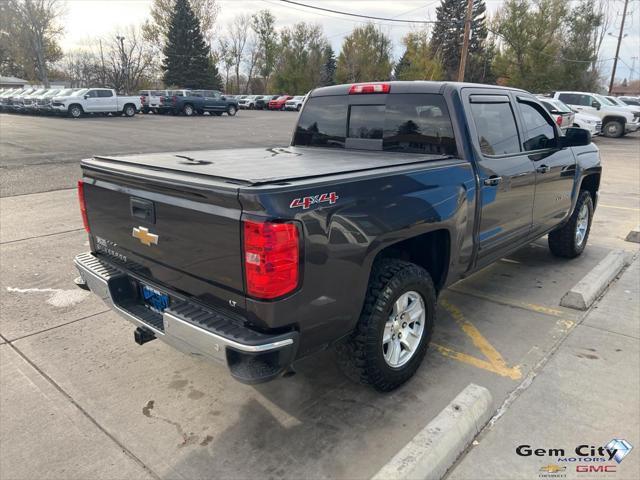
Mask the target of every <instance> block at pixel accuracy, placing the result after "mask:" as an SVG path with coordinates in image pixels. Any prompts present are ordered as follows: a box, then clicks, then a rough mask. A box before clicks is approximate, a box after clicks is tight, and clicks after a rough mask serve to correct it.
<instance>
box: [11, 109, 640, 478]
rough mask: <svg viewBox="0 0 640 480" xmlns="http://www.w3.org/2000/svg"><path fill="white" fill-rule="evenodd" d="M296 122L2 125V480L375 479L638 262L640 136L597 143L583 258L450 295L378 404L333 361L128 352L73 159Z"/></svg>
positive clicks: (515, 260)
mask: <svg viewBox="0 0 640 480" xmlns="http://www.w3.org/2000/svg"><path fill="white" fill-rule="evenodd" d="M295 118H296V114H295V113H288V112H248V111H242V112H240V113H239V114H238V116H236V117H233V118H229V117H227V116H223V117H212V118H209V117H208V116H207V117H199V118H184V117H163V116H144V117H143V116H136V117H135V118H133V119H125V118H119V117H115V118H110V117H107V118H85V119H80V120H70V119H65V118H47V117H24V116H14V115H0V169H1V170H0V171H1V172H2V179H1V183H0V187H1V193H2V197H3V198H2V200H0V226H1V228H0V266H1V273H2V275H1V278H0V302H1V304H2V308H1V310H0V335H1V337H0V355H1V365H2V369H1V377H2V378H1V382H2V385H3V388H1V389H0V401H1V408H0V415H1V421H0V434H1V436H2V438H3V439H5V441H4V442H2V443H3V445H2V448H1V449H0V450H1V451H0V477H3V478H65V479H67V478H88V477H90V478H156V479H158V478H350V479H351V478H369V477H370V476H371V475H373V474H374V473H375V472H376V471H378V469H379V468H380V467H381V466H382V465H384V463H385V462H387V461H388V460H389V459H390V458H391V457H392V456H393V455H394V454H395V453H396V452H397V451H398V450H399V449H400V448H401V447H402V446H403V445H404V444H405V443H406V442H407V441H409V440H410V439H411V438H413V436H414V435H415V434H416V433H417V432H418V431H419V430H421V429H422V428H423V427H424V426H425V425H426V424H427V423H428V422H429V421H430V420H431V419H432V418H433V417H434V416H435V415H436V414H437V413H438V412H439V411H440V410H441V409H442V408H443V407H445V406H446V405H447V404H448V403H449V402H450V401H451V399H452V398H453V397H455V395H456V394H458V392H460V391H461V390H462V389H463V388H464V387H465V386H466V385H467V384H469V383H470V382H473V383H476V384H479V385H482V386H484V387H486V388H488V389H489V390H490V392H491V394H492V396H493V402H494V407H495V409H498V408H499V407H500V406H501V405H503V403H504V401H505V399H506V398H508V397H509V396H511V395H513V394H514V392H516V391H517V389H518V388H519V387H520V386H521V385H522V382H523V380H525V379H526V378H527V376H528V375H529V374H530V373H531V372H532V371H535V370H536V369H539V368H542V367H541V365H542V364H543V363H544V360H545V359H547V358H548V357H549V356H550V355H551V354H552V352H553V351H554V349H555V348H556V346H557V345H558V344H559V342H561V341H562V340H563V339H564V338H565V337H566V336H567V335H568V334H569V332H571V331H572V330H573V329H574V328H575V326H576V324H578V323H579V322H580V321H581V315H582V314H581V313H579V312H577V311H575V310H571V309H567V308H564V307H561V306H560V305H559V304H560V299H561V297H562V296H563V295H564V293H565V292H566V291H567V290H569V289H570V288H571V287H572V286H573V285H574V284H575V283H577V282H578V281H579V280H580V279H581V278H582V277H583V276H584V275H585V274H586V273H587V272H588V271H589V270H591V269H592V268H593V267H594V266H595V265H596V264H597V263H598V262H599V261H600V260H601V259H602V258H604V256H605V255H606V254H607V253H608V252H609V251H610V250H611V249H613V248H617V249H623V250H626V251H629V252H631V253H636V252H637V244H633V243H629V242H625V241H624V237H625V236H626V234H627V233H628V231H629V230H630V229H631V228H633V227H635V226H637V224H638V223H640V222H639V220H640V195H639V193H638V185H640V135H638V134H634V135H630V136H628V137H624V138H622V139H604V138H603V139H600V138H598V139H596V143H597V144H598V145H599V147H600V148H601V153H602V156H603V165H604V169H605V170H604V171H605V173H604V175H603V180H602V184H601V195H600V205H599V207H598V210H597V212H596V215H595V220H594V224H593V229H592V233H591V237H590V239H589V246H588V248H587V250H586V252H585V254H584V255H582V256H581V257H579V258H578V259H576V260H572V261H567V260H560V259H558V258H555V257H552V256H551V254H550V253H549V251H548V249H547V247H546V241H544V240H541V241H538V242H536V243H534V244H532V245H530V246H528V247H526V248H524V249H522V250H520V251H518V252H516V253H515V254H513V255H511V256H509V257H508V258H505V259H503V260H501V261H499V262H497V263H495V264H494V265H492V266H490V267H488V268H486V269H484V270H482V271H481V272H479V273H477V274H476V275H474V276H472V277H470V278H468V279H466V280H465V281H463V282H460V283H458V284H456V285H455V286H453V287H452V288H450V289H449V290H447V291H445V292H444V293H443V294H442V296H441V298H440V302H439V305H440V306H439V312H438V319H437V325H436V331H435V334H434V338H433V346H432V348H431V349H430V351H429V353H428V354H427V357H426V359H425V361H424V364H423V365H422V367H421V368H420V370H419V371H418V373H417V375H416V376H415V377H414V378H413V379H412V380H411V381H410V382H409V383H408V384H406V385H405V386H403V387H402V388H400V389H398V390H397V391H395V392H392V393H390V394H385V395H381V394H379V393H376V392H374V391H373V390H370V389H367V388H364V387H361V386H358V385H354V384H352V383H350V382H349V381H348V380H346V379H345V378H344V377H343V375H342V374H341V373H340V372H339V371H338V369H337V368H336V366H335V364H334V362H333V358H332V356H333V354H332V353H331V352H324V353H323V354H321V355H318V356H315V357H312V358H308V359H306V360H304V361H302V362H300V363H299V364H298V365H297V366H296V370H297V373H296V375H294V376H291V377H288V378H281V379H278V380H276V381H274V382H271V383H268V384H263V385H258V386H246V385H242V384H239V383H237V382H235V381H234V380H232V379H231V378H230V377H229V375H228V374H227V372H226V367H224V366H222V365H212V364H209V363H205V362H203V361H201V360H198V359H195V358H190V357H187V356H184V355H182V354H181V353H179V352H177V351H175V350H173V349H171V348H170V347H168V346H166V345H164V344H163V343H161V342H152V343H149V344H147V345H145V346H143V347H140V346H138V345H136V344H135V343H134V342H133V338H132V337H133V335H132V332H133V328H132V326H131V325H130V324H128V323H127V322H126V321H125V320H123V319H121V318H120V317H119V316H117V315H116V314H114V313H112V312H110V311H108V310H107V308H106V307H105V306H104V305H103V304H102V303H101V302H100V301H99V300H97V299H96V298H95V297H94V296H92V295H90V294H88V293H86V292H83V291H81V290H77V289H75V287H74V286H73V282H72V281H73V278H74V277H75V276H76V272H75V269H74V267H73V263H72V259H73V257H74V256H75V255H76V254H77V253H80V252H82V251H85V250H86V249H87V248H88V243H87V240H86V234H85V232H84V230H83V228H82V221H81V219H80V215H79V212H78V209H77V205H76V192H75V190H74V189H73V188H72V187H73V186H74V185H75V182H76V179H77V177H78V172H79V169H78V160H79V159H80V158H83V157H87V156H90V155H91V154H94V153H105V154H106V153H119V154H122V153H137V152H154V151H166V150H193V149H202V148H221V147H225V148H232V147H240V146H252V145H261V146H275V145H282V144H286V143H287V142H288V140H289V137H290V131H291V128H292V126H293V124H294V122H295ZM345 288H348V286H346V285H345ZM627 334H628V335H630V336H631V338H636V339H637V337H638V333H637V331H631V332H627ZM634 335H635V337H634ZM635 343H636V344H637V340H636V341H635ZM593 347H594V345H591V344H588V343H585V344H584V345H583V346H577V347H576V355H575V356H574V358H573V359H572V360H573V361H574V362H589V361H593V360H589V359H588V356H586V357H585V356H583V357H580V356H579V354H580V353H581V351H580V348H584V349H585V352H582V353H585V354H586V353H588V351H589V350H588V349H589V348H593ZM630 354H631V355H633V353H630ZM636 355H637V345H636ZM632 381H633V380H632ZM635 381H636V382H637V380H635ZM633 400H634V399H631V401H633ZM546 401H547V402H548V404H549V405H548V408H550V409H552V408H553V406H554V402H555V400H554V398H553V396H552V395H550V396H549V398H548V399H546ZM609 415H611V417H612V420H611V421H612V422H617V423H619V424H620V425H625V419H624V418H619V417H620V416H621V415H622V413H621V412H615V411H612V412H609ZM633 428H634V424H633V422H631V423H630V424H629V425H628V429H630V430H632V429H633ZM625 433H626V435H627V436H628V437H632V436H633V435H636V432H632V431H629V432H624V431H617V434H619V435H620V436H621V437H624V436H625ZM6 439H10V441H6Z"/></svg>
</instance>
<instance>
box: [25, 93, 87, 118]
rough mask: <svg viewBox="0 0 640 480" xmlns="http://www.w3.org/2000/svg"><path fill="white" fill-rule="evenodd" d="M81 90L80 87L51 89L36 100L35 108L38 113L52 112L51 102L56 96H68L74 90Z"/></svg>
mask: <svg viewBox="0 0 640 480" xmlns="http://www.w3.org/2000/svg"><path fill="white" fill-rule="evenodd" d="M78 90H80V89H79V88H63V89H60V90H50V91H49V92H47V93H45V94H44V95H41V96H40V97H39V98H38V99H37V100H36V105H35V109H36V111H37V112H38V113H51V112H52V111H53V107H52V106H51V103H52V102H53V99H54V97H66V96H69V95H71V94H72V93H73V92H77V91H78Z"/></svg>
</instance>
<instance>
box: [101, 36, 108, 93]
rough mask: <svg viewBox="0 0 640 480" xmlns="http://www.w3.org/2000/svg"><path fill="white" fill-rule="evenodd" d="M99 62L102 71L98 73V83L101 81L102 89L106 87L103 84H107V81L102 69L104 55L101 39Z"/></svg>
mask: <svg viewBox="0 0 640 480" xmlns="http://www.w3.org/2000/svg"><path fill="white" fill-rule="evenodd" d="M100 62H101V63H102V70H101V71H100V81H101V86H102V87H104V86H106V85H105V84H106V83H107V81H106V80H107V79H106V75H105V74H106V72H105V69H104V54H103V53H102V39H100Z"/></svg>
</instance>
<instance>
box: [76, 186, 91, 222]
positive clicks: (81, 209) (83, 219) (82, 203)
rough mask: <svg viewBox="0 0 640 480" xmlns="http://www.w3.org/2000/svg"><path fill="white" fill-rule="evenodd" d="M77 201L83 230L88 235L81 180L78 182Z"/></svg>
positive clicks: (85, 206) (87, 219)
mask: <svg viewBox="0 0 640 480" xmlns="http://www.w3.org/2000/svg"><path fill="white" fill-rule="evenodd" d="M78 201H79V202H80V213H81V214H82V223H83V224H84V229H85V230H86V231H87V233H90V232H91V231H90V230H89V218H88V217H87V204H86V202H85V201H84V182H83V181H82V180H78Z"/></svg>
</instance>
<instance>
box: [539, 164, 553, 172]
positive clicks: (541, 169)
mask: <svg viewBox="0 0 640 480" xmlns="http://www.w3.org/2000/svg"><path fill="white" fill-rule="evenodd" d="M550 170H551V167H550V166H549V165H540V166H539V167H538V168H536V172H538V173H547V172H549V171H550Z"/></svg>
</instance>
